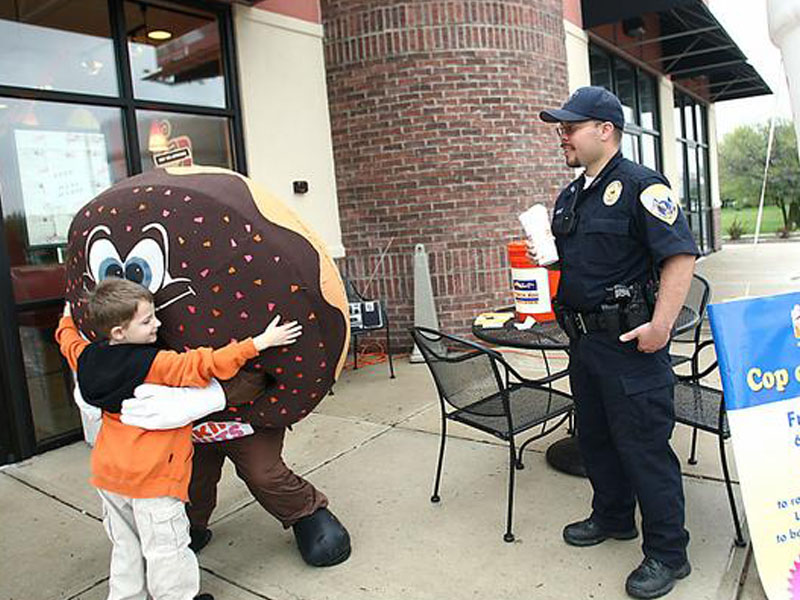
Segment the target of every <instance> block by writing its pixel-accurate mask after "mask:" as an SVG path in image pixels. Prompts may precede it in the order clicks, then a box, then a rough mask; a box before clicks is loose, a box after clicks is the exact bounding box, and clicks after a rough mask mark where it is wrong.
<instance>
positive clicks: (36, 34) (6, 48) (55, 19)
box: [0, 0, 118, 96]
mask: <svg viewBox="0 0 800 600" xmlns="http://www.w3.org/2000/svg"><path fill="white" fill-rule="evenodd" d="M0 83H2V84H4V85H12V86H19V87H27V88H37V89H43V90H56V91H64V92H79V93H88V94H97V95H102V96H114V95H116V94H117V93H118V87H117V71H116V67H115V66H114V44H113V42H112V41H111V39H110V25H109V18H108V3H107V1H106V0H62V1H60V2H42V1H41V0H14V1H13V2H0Z"/></svg>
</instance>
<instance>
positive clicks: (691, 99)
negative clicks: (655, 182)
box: [673, 87, 715, 254]
mask: <svg viewBox="0 0 800 600" xmlns="http://www.w3.org/2000/svg"><path fill="white" fill-rule="evenodd" d="M673 98H674V99H673V118H675V117H674V115H675V114H676V113H675V109H676V108H679V109H680V110H678V111H677V114H680V123H678V122H676V123H675V143H676V148H680V154H679V156H677V157H676V158H677V160H678V161H680V164H681V165H682V167H683V168H682V179H683V181H682V182H681V190H682V192H683V197H681V198H680V202H681V206H682V207H683V210H684V212H685V213H686V218H687V219H688V220H689V227H690V228H691V230H692V234H695V233H697V235H696V238H697V239H696V241H697V244H698V246H699V247H700V250H701V252H703V253H704V254H707V253H708V252H710V251H711V250H712V248H713V243H714V237H715V231H714V218H713V210H714V209H713V206H712V204H711V177H710V174H709V168H710V143H709V137H708V105H707V104H706V103H705V102H704V101H702V100H700V99H698V98H696V97H695V96H693V95H691V94H689V93H687V92H686V91H684V90H683V89H680V88H678V87H676V88H675V91H674V94H673ZM687 107H690V108H691V111H690V112H691V115H692V136H691V137H687V136H686V132H687V123H686V108H687ZM697 107H699V108H700V111H699V116H700V121H701V126H702V136H698V127H697V118H698V110H697ZM700 137H702V139H699V138H700ZM691 156H693V157H694V162H695V167H694V172H695V173H696V180H697V181H696V182H695V185H694V186H692V185H691V181H690V180H689V174H690V170H689V160H690V157H691ZM701 171H702V172H703V173H704V177H701ZM695 196H696V197H695ZM692 200H694V201H695V202H696V203H697V206H696V208H695V207H694V206H693V205H692ZM695 227H697V229H696V230H695Z"/></svg>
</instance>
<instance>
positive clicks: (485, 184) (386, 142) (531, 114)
mask: <svg viewBox="0 0 800 600" xmlns="http://www.w3.org/2000/svg"><path fill="white" fill-rule="evenodd" d="M322 18H323V25H324V27H325V61H326V67H327V84H328V95H329V105H330V112H331V125H332V135H333V149H334V160H335V164H336V178H337V191H338V198H339V211H340V216H341V224H342V236H343V243H344V246H345V249H346V251H347V257H346V258H345V259H343V260H342V261H341V263H340V264H341V265H342V269H343V271H344V272H345V273H347V274H348V275H349V276H350V277H351V279H353V280H354V282H355V283H356V284H357V285H358V286H359V287H361V288H364V287H365V286H366V284H367V281H368V280H369V278H370V276H371V274H372V273H373V271H375V276H374V279H373V281H372V283H371V284H370V287H369V289H368V290H367V294H366V295H368V296H373V297H378V298H382V299H385V300H386V301H387V304H388V306H389V308H390V312H391V317H392V320H393V324H394V327H393V329H395V331H399V332H400V333H401V335H400V336H397V337H396V338H395V339H398V338H399V339H398V341H399V344H398V345H399V346H401V347H403V346H405V347H407V346H408V345H409V344H410V337H409V336H407V334H406V330H407V328H408V327H409V326H411V325H412V324H413V297H414V292H413V253H414V246H415V244H418V243H423V244H425V247H426V250H427V251H428V254H429V262H430V270H431V277H432V283H433V292H434V296H435V300H436V307H437V313H438V317H439V323H440V326H441V328H442V329H443V330H445V331H448V332H455V333H460V334H464V333H466V332H467V331H468V330H469V324H470V323H471V321H472V318H473V317H474V316H475V315H476V314H477V313H478V312H481V311H484V310H487V309H491V308H493V307H497V306H500V305H504V304H510V303H511V295H510V283H509V272H508V266H507V260H506V255H505V245H506V243H507V242H508V241H509V240H511V239H515V238H519V237H520V236H521V234H522V230H521V228H520V226H519V222H518V221H517V214H519V213H520V212H522V211H523V210H524V209H525V208H527V207H528V206H530V205H531V204H533V203H535V202H547V203H550V204H552V202H553V200H554V198H555V195H556V194H557V192H558V190H559V189H560V187H561V186H562V185H563V184H564V183H565V182H566V181H567V180H568V179H569V177H570V175H571V173H570V171H569V170H568V169H566V167H565V166H564V165H563V159H562V157H561V154H560V152H559V149H558V143H557V139H556V136H555V134H554V131H553V128H552V126H548V125H545V124H544V123H542V122H541V121H540V120H539V117H538V113H539V111H540V110H541V109H543V108H545V107H554V106H559V105H560V104H561V103H562V102H563V100H564V99H565V98H566V96H567V94H568V91H567V68H566V54H565V48H564V30H563V23H562V0H517V1H504V2H499V1H488V0H448V1H439V0H418V1H416V2H413V3H410V2H409V3H403V4H397V3H396V2H393V1H392V0H371V1H370V0H325V1H323V3H322ZM390 241H391V246H389V250H388V252H387V253H386V255H385V257H384V259H383V262H382V263H381V264H380V266H377V264H378V258H379V256H380V255H381V252H382V251H383V250H384V249H385V248H386V247H387V246H388V245H389V243H390ZM376 266H377V270H375V269H376Z"/></svg>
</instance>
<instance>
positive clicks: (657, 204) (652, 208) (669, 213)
mask: <svg viewBox="0 0 800 600" xmlns="http://www.w3.org/2000/svg"><path fill="white" fill-rule="evenodd" d="M639 200H640V201H641V202H642V206H644V207H645V209H646V210H647V212H649V213H650V214H651V215H653V216H654V217H655V218H656V219H658V220H660V221H664V223H666V224H667V225H672V224H673V223H674V222H675V219H677V218H678V204H677V202H675V200H674V199H673V197H672V190H671V189H669V186H666V185H664V184H663V183H654V184H653V185H650V186H648V187H646V188H645V189H644V191H643V192H642V193H641V195H640V196H639Z"/></svg>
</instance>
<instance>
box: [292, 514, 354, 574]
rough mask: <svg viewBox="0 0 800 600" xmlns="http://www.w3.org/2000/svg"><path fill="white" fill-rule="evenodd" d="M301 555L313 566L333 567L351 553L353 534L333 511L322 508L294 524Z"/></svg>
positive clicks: (293, 527)
mask: <svg viewBox="0 0 800 600" xmlns="http://www.w3.org/2000/svg"><path fill="white" fill-rule="evenodd" d="M292 529H293V530H294V537H295V539H296V540H297V547H298V548H299V549H300V555H301V556H302V557H303V560H304V561H306V563H308V564H309V565H311V566H312V567H330V566H333V565H338V564H339V563H340V562H344V561H345V560H347V558H348V557H349V556H350V534H349V533H347V529H345V528H344V525H342V524H341V523H340V522H339V519H337V518H336V517H335V516H333V513H331V511H329V510H328V509H327V508H320V509H319V510H317V511H316V512H315V513H314V514H312V515H309V516H307V517H303V518H302V519H300V520H299V521H298V522H297V523H295V524H294V525H292Z"/></svg>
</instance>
